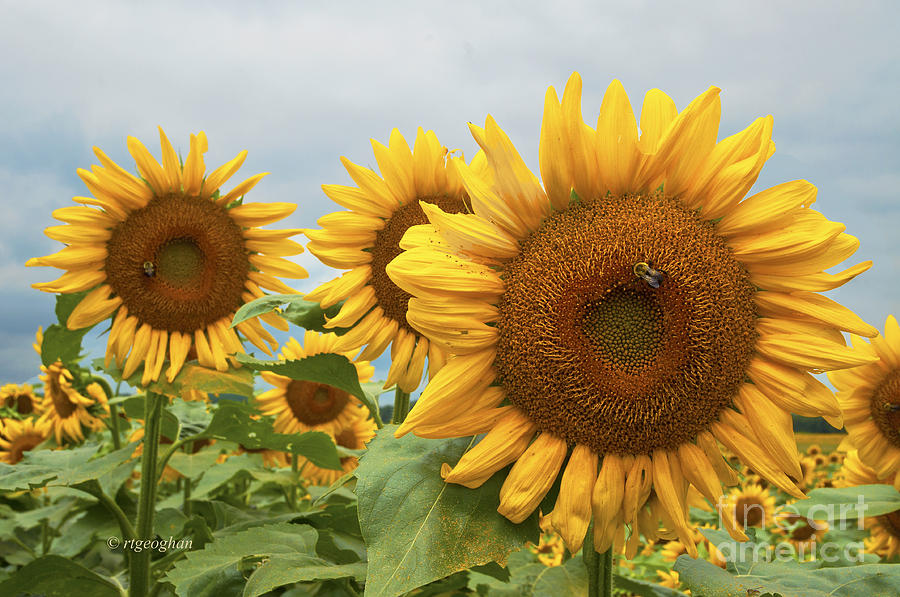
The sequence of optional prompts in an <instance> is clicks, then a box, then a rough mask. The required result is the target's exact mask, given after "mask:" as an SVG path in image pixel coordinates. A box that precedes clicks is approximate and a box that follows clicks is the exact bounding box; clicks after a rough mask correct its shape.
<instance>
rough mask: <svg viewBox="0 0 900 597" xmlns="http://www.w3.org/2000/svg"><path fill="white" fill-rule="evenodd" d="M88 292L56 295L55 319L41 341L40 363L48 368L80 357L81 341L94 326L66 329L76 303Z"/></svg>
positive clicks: (74, 360)
mask: <svg viewBox="0 0 900 597" xmlns="http://www.w3.org/2000/svg"><path fill="white" fill-rule="evenodd" d="M87 293H88V291H84V292H74V293H72V294H57V295H56V319H57V322H58V323H54V324H53V325H51V326H49V327H48V328H47V329H46V330H44V339H43V340H42V341H41V363H42V364H43V365H44V366H46V367H49V366H50V365H52V364H53V363H55V362H56V361H62V362H63V363H64V364H67V363H74V362H76V361H77V360H78V359H79V357H80V355H81V341H82V340H83V339H84V335H85V334H87V333H88V331H90V329H91V328H92V327H94V326H90V327H86V328H81V329H80V330H70V329H69V328H68V327H66V321H67V320H68V319H69V315H71V313H72V311H74V310H75V307H77V306H78V303H80V302H81V301H82V299H83V298H84V297H85V296H87Z"/></svg>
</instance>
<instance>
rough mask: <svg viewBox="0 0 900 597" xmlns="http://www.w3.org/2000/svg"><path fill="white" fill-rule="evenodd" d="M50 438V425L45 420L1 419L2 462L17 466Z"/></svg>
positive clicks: (0, 445) (0, 442)
mask: <svg viewBox="0 0 900 597" xmlns="http://www.w3.org/2000/svg"><path fill="white" fill-rule="evenodd" d="M48 437H50V423H49V422H48V421H45V420H43V419H22V420H16V419H0V462H5V463H6V464H16V463H17V462H19V461H20V460H22V455H23V454H24V453H25V452H27V451H28V450H32V449H34V448H35V447H36V446H38V445H40V444H41V443H43V441H44V440H45V439H47V438H48Z"/></svg>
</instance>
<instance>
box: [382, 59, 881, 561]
mask: <svg viewBox="0 0 900 597" xmlns="http://www.w3.org/2000/svg"><path fill="white" fill-rule="evenodd" d="M580 96H581V79H580V77H579V76H578V75H577V74H574V75H573V76H572V77H571V78H570V80H569V83H568V84H567V86H566V89H565V92H564V93H563V97H562V101H560V100H559V99H558V97H557V95H556V92H555V91H554V90H553V88H550V90H548V92H547V96H546V101H545V108H544V120H543V125H542V130H541V142H540V168H541V176H542V178H543V187H542V185H541V184H540V182H539V181H538V179H537V177H536V176H535V175H534V174H532V172H531V171H530V170H529V169H528V168H527V167H526V165H525V163H524V161H523V160H522V159H521V157H520V156H519V154H518V152H517V151H516V149H515V147H514V146H513V144H512V142H511V141H510V140H509V138H508V137H507V136H506V134H505V133H504V132H503V131H502V130H501V129H500V127H499V126H498V125H497V123H496V122H495V121H494V119H493V118H491V117H490V116H488V118H487V120H486V124H485V126H484V127H483V128H482V127H479V126H475V125H470V129H471V131H472V134H473V136H474V137H475V140H476V141H477V142H478V144H479V146H480V147H481V149H482V150H483V152H484V156H485V159H486V162H487V168H486V169H485V171H486V174H485V173H484V172H481V171H478V170H476V169H473V168H472V167H470V166H467V165H466V164H465V163H464V162H462V161H461V160H453V163H454V164H455V165H456V167H457V170H458V171H459V176H460V178H461V179H462V183H463V186H464V188H465V189H466V192H467V194H468V197H469V202H470V204H471V206H472V211H471V213H451V212H448V211H446V210H444V209H442V208H441V206H439V205H434V204H430V203H426V202H422V203H420V205H421V207H422V210H423V212H424V213H425V216H426V217H427V219H428V224H427V225H422V226H419V227H416V228H414V229H411V230H410V233H407V235H406V236H405V237H404V239H403V241H402V242H403V245H404V247H405V249H406V250H405V251H404V252H403V253H401V254H400V255H399V256H398V257H397V258H395V259H394V260H393V261H392V262H391V263H389V264H388V265H387V267H386V271H387V273H388V275H389V276H390V278H391V280H393V281H394V283H395V284H396V285H397V286H398V287H399V288H401V289H402V290H404V291H406V292H408V293H409V294H410V295H411V296H412V297H413V298H412V299H410V301H409V304H408V311H407V321H408V322H409V323H410V325H411V326H412V327H413V328H415V329H418V330H419V331H420V332H421V333H422V334H424V336H425V337H427V339H428V340H429V341H430V342H431V343H432V344H435V345H437V346H440V347H442V348H444V349H445V350H446V351H448V353H450V354H452V355H453V356H452V358H451V359H450V360H448V362H447V364H446V365H445V366H444V367H443V368H442V369H441V370H440V371H439V372H438V373H437V375H435V377H434V378H433V379H432V380H431V381H430V382H429V385H428V386H427V387H426V388H425V390H424V391H423V393H422V396H421V398H420V399H419V401H418V402H417V403H416V405H415V407H414V408H413V409H412V411H411V412H410V414H409V416H408V418H407V419H406V420H405V422H404V423H403V424H402V425H401V426H400V427H399V429H398V430H397V432H396V434H397V435H398V436H401V435H403V434H405V433H409V432H413V433H416V434H418V435H422V436H424V437H458V436H461V435H470V434H473V433H486V434H487V435H486V436H485V437H484V439H482V440H481V441H480V443H478V444H476V445H475V446H474V447H473V448H472V449H471V450H469V451H468V452H467V453H466V454H465V455H463V457H462V458H461V459H460V460H459V462H458V463H456V464H455V465H453V466H451V465H450V464H445V465H444V467H443V469H442V475H443V476H444V479H445V480H446V481H448V482H451V483H458V484H462V485H465V486H467V487H477V486H479V485H481V484H482V483H484V482H485V481H486V480H487V479H489V478H490V477H491V476H493V475H494V473H496V472H497V471H499V470H501V469H503V468H504V467H506V466H508V465H510V464H512V465H513V466H512V469H511V471H510V472H509V474H508V475H507V477H506V480H505V482H504V483H503V486H502V489H501V493H500V506H499V508H498V511H499V512H500V513H501V514H502V515H504V516H506V517H507V518H508V519H509V520H511V521H513V522H521V521H523V520H524V519H525V518H526V517H528V516H529V515H530V514H531V513H532V512H533V511H534V510H535V509H536V508H537V506H538V504H539V503H540V502H541V500H542V499H543V498H544V496H545V495H546V494H547V492H548V491H549V489H550V487H551V486H552V485H553V483H554V481H555V480H556V478H557V477H558V476H560V475H561V476H562V478H561V485H560V491H559V497H558V498H557V500H556V505H555V508H554V510H553V512H552V515H551V520H552V521H553V524H554V526H555V528H556V529H557V531H558V532H559V533H560V535H561V536H562V537H563V538H564V540H565V542H566V544H567V546H568V547H569V549H570V550H571V551H573V552H574V551H577V550H578V549H579V548H580V547H581V545H582V542H583V541H584V540H585V535H586V531H587V529H588V525H589V522H590V520H591V518H592V517H593V521H594V527H593V528H594V535H593V538H592V540H593V547H594V548H595V549H596V550H597V551H598V552H605V551H607V550H608V549H609V548H610V547H611V546H612V545H613V544H614V543H615V545H616V547H617V548H618V547H619V546H620V545H621V544H622V543H623V542H624V539H625V536H626V526H627V527H628V530H629V531H630V536H629V540H628V542H629V545H628V548H627V550H626V555H629V557H630V555H633V554H634V553H635V551H636V550H637V547H638V545H639V544H640V540H639V537H640V536H641V535H644V536H645V537H646V538H647V539H655V538H656V536H657V535H658V534H659V533H660V531H659V527H660V526H662V527H664V528H666V529H671V530H672V531H674V532H675V533H676V535H677V537H678V538H679V539H680V540H681V541H682V542H683V543H684V544H685V545H686V547H687V548H688V552H689V553H690V554H691V555H696V553H697V550H696V547H695V545H694V543H693V541H692V540H691V532H690V529H691V526H692V525H691V523H690V521H689V519H688V516H687V513H686V512H687V509H686V507H685V500H686V491H687V488H688V487H689V486H690V485H693V486H695V487H697V489H699V490H700V492H701V493H702V494H703V495H704V497H706V498H707V499H708V500H710V502H712V503H717V501H718V498H719V496H720V495H721V493H722V490H721V486H722V484H723V483H725V484H730V483H734V481H735V479H734V476H733V471H732V470H731V469H730V467H728V466H727V464H726V463H725V461H724V460H723V458H722V455H721V452H720V447H719V443H721V444H724V445H725V446H726V447H727V448H728V449H729V450H731V451H732V452H733V453H735V454H736V455H737V456H739V457H740V459H741V460H742V461H743V462H744V463H746V464H747V465H749V466H751V467H752V468H753V469H754V470H755V471H758V472H759V473H760V474H761V475H762V476H763V477H764V478H766V479H767V480H768V481H770V482H771V484H772V485H774V486H776V487H778V488H780V489H781V490H782V491H784V492H786V493H788V494H790V495H792V496H795V497H798V498H800V497H803V492H802V490H801V489H800V488H799V487H797V485H796V484H795V483H794V481H792V480H791V479H792V478H794V479H798V478H800V477H801V470H800V464H799V455H798V453H797V447H796V442H795V439H794V436H793V429H792V422H791V413H792V412H793V413H798V414H801V415H805V416H826V417H829V418H830V421H831V422H832V423H835V424H836V423H839V419H838V417H839V415H840V410H839V408H838V406H837V403H836V401H835V399H834V396H833V394H832V393H831V391H830V390H828V388H827V387H826V386H825V385H823V384H822V383H821V382H819V381H818V380H816V379H815V378H814V377H813V376H812V375H811V374H810V373H811V372H820V371H824V370H832V369H841V368H848V367H854V366H858V365H862V364H865V363H869V362H872V361H874V360H875V359H874V357H872V356H870V355H867V354H860V353H858V352H854V351H852V350H850V349H848V348H847V347H846V346H845V345H844V343H843V338H842V336H841V331H842V330H843V331H850V332H853V333H857V334H860V335H864V336H869V337H871V336H875V335H877V330H875V329H874V328H872V327H871V326H869V325H868V324H866V323H865V322H863V321H862V320H861V319H860V318H859V317H858V316H856V315H855V314H854V313H852V312H851V311H850V310H848V309H847V308H845V307H843V306H841V305H839V304H838V303H835V302H834V301H831V300H830V299H827V298H825V297H823V296H821V295H820V294H818V293H819V292H820V291H824V290H829V289H831V288H836V287H838V286H841V285H843V284H845V283H846V282H848V281H849V280H851V279H852V278H854V277H855V276H857V275H858V274H860V273H862V272H864V271H866V270H867V269H869V267H870V266H871V262H865V263H860V264H858V265H855V266H853V267H851V268H849V269H847V270H845V271H843V272H841V273H839V274H829V273H825V271H824V270H826V269H828V268H830V267H832V266H834V265H836V264H838V263H841V262H842V261H844V260H845V259H847V258H848V257H849V256H850V255H852V254H853V253H854V252H855V250H856V248H857V246H858V244H859V241H858V240H857V239H856V238H854V237H852V236H850V235H848V234H845V233H844V232H843V231H844V229H845V227H844V225H843V224H840V223H836V222H831V221H829V220H828V219H826V218H825V217H824V216H823V215H822V214H821V213H819V212H817V211H815V210H813V209H811V208H810V205H811V204H812V203H813V202H814V200H815V196H816V189H815V187H814V186H813V185H812V184H810V183H809V182H806V181H803V180H797V181H793V182H786V183H783V184H780V185H777V186H775V187H772V188H770V189H766V190H763V191H760V192H759V193H756V194H754V195H752V196H750V197H745V195H746V194H747V192H748V191H749V189H750V188H751V187H752V186H753V184H754V182H755V181H756V179H757V176H758V175H759V172H760V170H761V168H762V166H763V164H764V163H765V161H766V160H767V159H768V157H769V156H770V155H771V154H772V152H773V151H774V144H773V143H772V141H771V131H772V118H771V117H764V118H759V119H757V120H756V121H755V122H753V123H752V124H751V125H750V126H749V127H747V128H746V129H745V130H743V131H741V132H739V133H737V134H735V135H732V136H730V137H727V138H725V139H722V140H720V141H717V136H718V126H719V119H720V112H721V108H720V103H719V90H718V89H717V88H711V89H710V90H708V91H707V92H705V93H703V94H702V95H701V96H699V97H698V98H697V99H695V100H694V101H693V102H691V103H690V104H689V105H688V106H687V107H686V108H685V109H684V110H682V111H680V112H679V111H678V110H677V109H676V107H675V104H674V102H673V101H672V100H671V99H670V98H669V97H668V96H666V95H665V94H663V93H662V92H661V91H659V90H652V91H650V92H649V93H648V94H647V96H646V98H645V101H644V106H643V108H642V111H641V118H640V125H641V131H642V132H641V135H640V136H638V131H637V124H636V121H635V117H634V113H633V111H632V108H631V104H630V103H629V101H628V98H627V96H626V94H625V91H624V88H623V87H622V85H621V83H619V82H618V81H613V83H612V84H611V85H610V86H609V88H608V89H607V92H606V95H605V96H604V99H603V102H602V104H601V107H600V116H599V119H598V121H597V126H596V128H593V127H591V126H589V125H587V124H586V123H585V122H584V121H583V119H582V112H581V99H580ZM642 263H643V264H646V265H647V267H648V268H650V269H652V270H653V271H654V272H656V273H658V274H659V275H658V276H657V275H656V274H654V273H651V271H650V269H645V268H644V267H638V268H637V269H636V266H638V265H639V264H642ZM650 264H652V266H651V265H650ZM638 271H639V272H640V275H639V274H638ZM644 276H649V277H650V278H651V279H652V280H653V281H654V282H656V284H655V285H654V284H651V283H650V282H649V281H648V280H647V279H646V278H645V277H644ZM751 382H752V383H751ZM570 448H571V449H570ZM567 458H568V460H567ZM565 462H568V464H567V465H566V466H565V469H563V464H564V463H565ZM723 522H725V523H726V524H727V525H728V526H729V531H730V532H731V533H732V535H733V536H734V537H735V538H740V539H744V538H745V535H744V534H743V532H742V531H741V530H740V529H739V528H738V527H737V524H736V522H735V521H734V520H733V519H731V518H730V517H727V516H725V517H723Z"/></svg>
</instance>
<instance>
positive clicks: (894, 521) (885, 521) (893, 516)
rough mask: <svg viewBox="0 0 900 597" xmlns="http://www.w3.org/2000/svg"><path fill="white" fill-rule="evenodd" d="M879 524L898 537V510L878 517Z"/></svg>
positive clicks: (899, 514)
mask: <svg viewBox="0 0 900 597" xmlns="http://www.w3.org/2000/svg"><path fill="white" fill-rule="evenodd" d="M878 522H880V523H881V526H883V527H884V529H885V530H886V531H887V532H889V533H890V534H891V535H893V536H894V537H896V538H898V539H900V511H894V512H888V513H887V514H882V515H881V516H879V517H878Z"/></svg>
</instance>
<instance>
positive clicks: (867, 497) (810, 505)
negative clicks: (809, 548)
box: [786, 484, 900, 520]
mask: <svg viewBox="0 0 900 597" xmlns="http://www.w3.org/2000/svg"><path fill="white" fill-rule="evenodd" d="M860 502H862V505H860ZM786 510H787V511H788V512H796V513H797V514H801V515H803V516H805V517H807V518H812V519H815V520H855V519H856V518H858V517H863V516H878V515H880V514H887V513H888V512H893V511H894V510H900V492H898V491H897V490H896V489H894V488H893V487H892V486H891V485H883V484H879V485H857V486H855V487H842V488H840V489H834V488H825V489H813V490H812V491H810V492H809V499H806V500H799V501H798V502H797V503H795V504H792V505H791V506H788V507H787V509H786Z"/></svg>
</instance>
